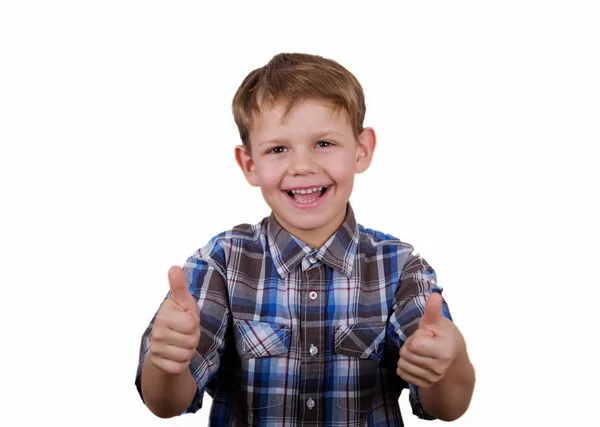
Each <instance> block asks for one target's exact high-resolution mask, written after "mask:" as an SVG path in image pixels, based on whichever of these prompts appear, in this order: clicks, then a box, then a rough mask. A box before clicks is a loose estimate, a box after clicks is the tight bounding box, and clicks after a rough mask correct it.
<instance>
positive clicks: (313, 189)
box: [290, 187, 323, 200]
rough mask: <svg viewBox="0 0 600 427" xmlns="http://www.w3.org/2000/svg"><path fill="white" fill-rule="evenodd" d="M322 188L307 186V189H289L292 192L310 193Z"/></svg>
mask: <svg viewBox="0 0 600 427" xmlns="http://www.w3.org/2000/svg"><path fill="white" fill-rule="evenodd" d="M322 189H323V187H315V188H308V189H303V190H290V191H291V192H292V193H294V194H312V193H315V192H317V191H321V190H322ZM315 200H316V199H315Z"/></svg>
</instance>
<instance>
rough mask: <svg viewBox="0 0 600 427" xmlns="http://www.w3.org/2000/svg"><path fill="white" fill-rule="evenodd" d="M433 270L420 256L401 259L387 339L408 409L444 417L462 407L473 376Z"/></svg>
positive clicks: (468, 396) (450, 417) (427, 416)
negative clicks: (404, 384) (405, 389)
mask: <svg viewBox="0 0 600 427" xmlns="http://www.w3.org/2000/svg"><path fill="white" fill-rule="evenodd" d="M441 291H442V289H441V288H440V287H438V286H437V278H436V274H435V271H434V270H433V269H432V268H431V266H430V265H429V264H428V263H427V262H426V261H425V260H424V259H422V258H421V257H420V256H418V255H417V256H412V255H411V256H410V259H409V260H408V261H407V262H406V264H405V266H404V269H403V273H402V277H401V280H400V284H399V288H398V291H397V293H396V297H395V302H394V312H393V313H392V316H391V318H390V330H389V332H388V337H389V339H390V343H391V344H392V346H391V347H392V348H394V347H396V348H400V353H399V356H400V357H399V359H398V366H397V374H398V375H399V376H400V377H401V378H402V379H404V380H405V381H406V382H407V383H409V385H410V391H411V393H410V401H411V405H412V407H413V412H414V413H415V415H418V416H419V417H420V418H424V419H434V418H438V419H442V420H445V421H450V420H454V419H457V418H459V417H460V416H462V415H463V414H464V413H465V411H466V410H467V408H468V406H469V404H470V401H471V396H472V393H473V388H474V383H475V375H474V370H473V367H472V365H471V363H470V361H469V357H468V354H467V350H466V344H465V340H464V338H463V336H462V334H461V333H460V331H459V330H458V328H457V327H456V326H455V325H454V323H453V322H452V320H451V319H452V318H451V316H450V312H449V310H448V307H447V305H446V302H445V301H444V299H443V298H442V296H441Z"/></svg>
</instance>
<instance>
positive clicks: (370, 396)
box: [136, 205, 450, 427]
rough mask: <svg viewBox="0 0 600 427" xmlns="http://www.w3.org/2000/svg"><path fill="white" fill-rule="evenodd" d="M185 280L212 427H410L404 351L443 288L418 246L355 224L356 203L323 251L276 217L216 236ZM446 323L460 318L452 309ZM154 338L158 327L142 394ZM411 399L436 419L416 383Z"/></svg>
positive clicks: (195, 364)
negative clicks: (193, 306)
mask: <svg viewBox="0 0 600 427" xmlns="http://www.w3.org/2000/svg"><path fill="white" fill-rule="evenodd" d="M184 271H185V274H186V277H187V280H188V284H189V290H190V292H191V293H192V295H193V296H194V298H195V299H196V300H197V301H198V306H199V308H200V329H201V338H200V343H199V345H198V348H197V351H196V355H195V356H194V357H193V359H192V361H191V363H190V370H191V372H192V375H193V376H194V378H195V379H196V382H197V383H198V392H197V393H196V396H195V398H194V400H193V402H192V403H191V405H190V407H189V408H188V410H187V411H186V412H196V411H197V410H198V409H199V408H200V407H201V406H202V396H203V394H204V391H205V390H206V391H207V392H208V393H209V394H210V395H211V396H212V397H213V404H212V408H211V414H210V422H211V426H278V427H286V426H290V427H296V426H303V427H321V426H350V427H359V426H360V427H364V426H370V427H375V426H386V427H389V426H402V425H403V422H402V417H401V415H400V409H399V405H398V398H399V396H400V393H401V391H402V390H403V389H406V388H408V385H407V384H406V383H405V382H404V381H403V380H402V379H400V378H399V377H398V376H397V375H396V373H395V371H396V363H397V361H398V355H399V349H400V347H401V346H402V345H403V343H404V342H405V340H406V339H407V337H408V336H410V334H412V333H413V332H414V331H415V330H416V328H417V326H418V322H419V319H420V317H421V316H422V314H423V311H424V305H425V300H426V298H427V296H428V295H429V294H430V293H431V292H440V291H441V288H439V287H438V285H437V282H436V276H435V272H434V271H433V269H432V268H431V267H430V266H429V265H428V264H427V262H426V261H425V260H424V259H423V258H421V257H420V256H419V255H416V254H413V248H412V246H410V245H408V244H406V243H403V242H401V241H400V240H398V239H396V238H394V237H392V236H389V235H386V234H383V233H381V232H378V231H374V230H370V229H367V228H364V227H362V226H361V225H359V224H357V223H356V221H355V218H354V213H353V210H352V208H351V207H350V205H348V211H347V215H346V219H345V221H344V223H343V224H342V226H341V227H340V229H338V231H337V232H336V233H335V234H334V235H333V236H332V237H331V238H330V239H329V240H328V241H327V242H326V243H325V245H323V246H322V247H321V248H319V249H313V248H311V247H309V246H308V245H306V244H304V243H303V242H301V241H299V240H298V239H296V238H295V237H293V236H292V235H291V234H289V233H288V232H287V231H286V230H284V229H283V228H282V227H281V226H280V225H279V224H278V223H277V221H276V220H275V218H274V216H273V215H271V216H270V217H268V218H265V219H264V220H263V221H262V222H261V223H259V224H256V225H241V226H237V227H235V228H233V229H232V230H229V231H227V232H224V233H221V234H219V235H217V236H215V237H214V238H213V239H211V241H210V242H209V243H208V244H207V245H206V246H205V247H204V248H202V249H200V250H199V251H198V252H197V253H195V254H194V255H193V256H192V257H190V258H189V259H188V260H187V262H186V264H185V268H184ZM311 293H313V297H314V296H315V295H314V293H316V298H310V297H309V295H310V294H311ZM168 297H169V295H167V298H168ZM444 314H445V315H446V317H448V318H450V313H449V311H448V307H447V305H446V303H445V302H444ZM151 332H152V322H151V323H150V325H149V327H148V329H147V330H146V332H145V333H144V335H143V337H142V344H141V349H140V361H139V366H138V371H137V377H136V384H137V387H138V390H141V376H140V374H141V369H142V366H143V363H144V361H145V360H146V357H147V355H148V350H149V342H150V335H151ZM311 348H313V351H312V354H311V351H310V349H311ZM410 402H411V405H412V408H413V412H414V413H415V414H416V415H417V416H419V417H420V418H425V419H431V418H432V417H431V416H430V415H429V414H427V413H426V412H425V411H424V409H423V407H422V406H421V404H420V402H419V400H418V393H417V390H416V388H414V387H412V386H411V387H410Z"/></svg>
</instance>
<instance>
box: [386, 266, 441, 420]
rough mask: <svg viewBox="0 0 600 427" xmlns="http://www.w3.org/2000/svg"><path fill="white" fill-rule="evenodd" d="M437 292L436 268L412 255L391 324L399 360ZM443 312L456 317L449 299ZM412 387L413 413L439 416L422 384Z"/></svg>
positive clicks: (427, 417)
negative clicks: (424, 400)
mask: <svg viewBox="0 0 600 427" xmlns="http://www.w3.org/2000/svg"><path fill="white" fill-rule="evenodd" d="M433 292H437V293H440V294H441V293H442V288H441V287H440V286H439V285H438V283H437V277H436V273H435V271H434V269H433V268H432V267H431V266H430V265H429V264H428V263H427V261H425V259H423V258H422V257H421V256H419V255H411V257H410V258H409V259H408V261H407V262H406V264H405V265H404V268H403V270H402V274H401V276H400V280H399V286H398V289H397V291H396V295H395V298H394V306H393V312H392V315H391V316H390V321H389V326H388V340H389V343H390V347H391V348H392V349H394V351H396V360H397V358H398V357H399V351H400V348H402V346H403V345H404V343H405V342H406V340H407V339H408V337H410V336H411V335H412V334H413V333H414V332H415V331H416V330H417V328H418V327H419V321H420V320H421V317H422V316H423V314H424V313H425V302H426V301H427V298H428V297H429V295H431V294H432V293H433ZM442 312H443V314H444V316H445V317H447V318H448V319H450V320H452V317H451V316H450V310H449V308H448V305H447V303H446V301H445V300H444V301H443V305H442ZM409 390H410V394H409V401H410V405H411V407H412V411H413V414H414V415H416V416H417V417H419V418H421V419H424V420H434V419H435V417H434V416H432V415H431V414H429V413H428V412H427V411H426V410H425V408H424V407H423V405H422V404H421V400H420V399H419V389H418V387H417V386H415V385H413V384H409Z"/></svg>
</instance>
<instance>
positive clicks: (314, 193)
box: [286, 186, 329, 203]
mask: <svg viewBox="0 0 600 427" xmlns="http://www.w3.org/2000/svg"><path fill="white" fill-rule="evenodd" d="M328 189H329V186H325V187H314V188H303V189H301V190H287V191H286V193H287V195H288V196H289V197H290V198H291V199H292V200H293V201H294V202H296V203H312V202H315V201H317V200H318V199H319V198H321V197H323V195H324V194H325V193H326V192H327V190H328Z"/></svg>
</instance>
